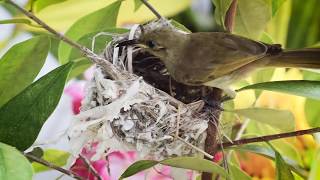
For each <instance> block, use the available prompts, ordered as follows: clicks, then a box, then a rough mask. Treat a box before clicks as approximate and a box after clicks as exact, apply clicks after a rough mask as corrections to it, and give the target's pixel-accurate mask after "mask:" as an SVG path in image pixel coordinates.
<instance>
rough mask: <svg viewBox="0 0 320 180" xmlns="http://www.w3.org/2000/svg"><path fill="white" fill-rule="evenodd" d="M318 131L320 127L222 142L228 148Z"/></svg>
mask: <svg viewBox="0 0 320 180" xmlns="http://www.w3.org/2000/svg"><path fill="white" fill-rule="evenodd" d="M318 132H320V127H316V128H311V129H305V130H299V131H293V132H287V133H280V134H272V135H267V136H260V137H254V138H246V139H240V140H237V141H233V142H225V143H222V146H223V147H224V148H228V147H231V146H239V145H244V144H250V143H256V142H265V141H271V140H276V139H282V138H288V137H296V136H302V135H306V134H313V133H318Z"/></svg>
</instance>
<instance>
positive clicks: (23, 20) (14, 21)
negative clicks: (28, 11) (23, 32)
mask: <svg viewBox="0 0 320 180" xmlns="http://www.w3.org/2000/svg"><path fill="white" fill-rule="evenodd" d="M18 23H20V24H31V23H32V21H31V20H29V19H26V18H15V19H4V20H0V24H18Z"/></svg>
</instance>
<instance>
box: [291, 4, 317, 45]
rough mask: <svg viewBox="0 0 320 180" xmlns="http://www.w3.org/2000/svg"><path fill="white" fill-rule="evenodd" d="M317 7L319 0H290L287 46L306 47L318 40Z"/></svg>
mask: <svg viewBox="0 0 320 180" xmlns="http://www.w3.org/2000/svg"><path fill="white" fill-rule="evenodd" d="M318 7H320V1H319V0H308V1H292V10H291V13H290V23H289V32H288V38H287V47H288V48H302V47H308V46H311V45H313V44H314V43H316V42H318V41H319V39H320V33H319V27H320V21H319V18H320V11H319V8H318ZM301 24H307V26H301Z"/></svg>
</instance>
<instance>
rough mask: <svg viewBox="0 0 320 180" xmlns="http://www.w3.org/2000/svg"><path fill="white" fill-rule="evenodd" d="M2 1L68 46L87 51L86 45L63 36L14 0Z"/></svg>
mask: <svg viewBox="0 0 320 180" xmlns="http://www.w3.org/2000/svg"><path fill="white" fill-rule="evenodd" d="M4 2H6V3H8V4H11V5H12V6H13V7H15V8H17V9H18V10H19V11H21V12H22V13H23V14H24V15H26V16H27V17H29V18H30V19H32V20H33V21H34V22H36V23H37V24H39V25H40V26H41V27H43V28H44V29H46V30H47V31H49V32H51V33H52V34H54V35H55V36H57V37H58V38H59V39H61V40H62V41H64V42H66V43H67V44H69V45H70V46H72V47H74V48H77V49H79V50H81V51H87V50H89V49H87V48H86V47H83V46H81V45H80V44H78V43H76V42H74V41H72V40H71V39H69V38H67V37H66V36H64V35H63V34H61V33H59V32H57V31H56V30H54V29H53V28H51V27H50V26H48V25H47V24H46V23H44V22H43V21H42V20H40V19H39V18H38V17H36V16H35V15H33V14H32V13H31V12H29V11H27V10H25V9H23V8H22V7H20V6H19V5H18V4H16V3H15V2H13V1H12V0H5V1H4Z"/></svg>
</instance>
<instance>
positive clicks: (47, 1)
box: [33, 0, 66, 12]
mask: <svg viewBox="0 0 320 180" xmlns="http://www.w3.org/2000/svg"><path fill="white" fill-rule="evenodd" d="M33 1H34V3H33V10H34V11H35V12H39V11H41V10H43V9H44V8H46V7H48V6H51V5H54V4H58V3H62V2H64V1H66V0H33Z"/></svg>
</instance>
